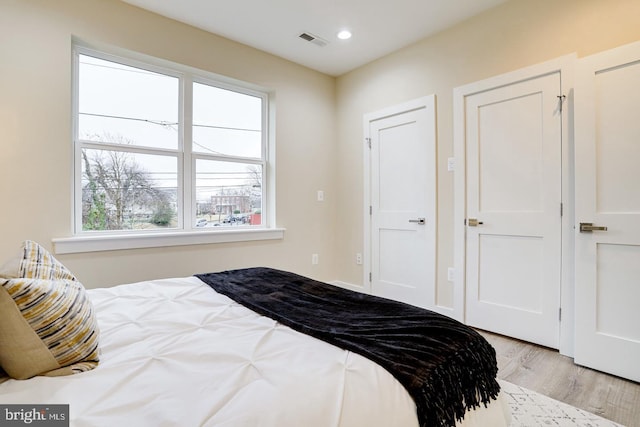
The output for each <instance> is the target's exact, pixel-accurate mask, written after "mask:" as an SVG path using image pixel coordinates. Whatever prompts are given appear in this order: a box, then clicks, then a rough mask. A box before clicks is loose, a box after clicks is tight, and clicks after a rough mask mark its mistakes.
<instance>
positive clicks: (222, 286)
mask: <svg viewBox="0 0 640 427" xmlns="http://www.w3.org/2000/svg"><path fill="white" fill-rule="evenodd" d="M196 276H197V277H198V278H200V279H201V280H202V281H204V282H205V283H207V284H208V285H209V286H211V287H212V288H213V289H215V290H216V291H217V292H218V293H220V294H223V295H226V296H228V297H230V298H231V299H233V300H235V301H236V302H238V303H240V304H242V305H244V306H245V307H247V308H249V309H251V310H253V311H255V312H256V313H258V314H261V315H263V316H267V317H270V318H272V319H274V320H276V321H278V322H280V323H282V324H283V325H287V326H289V327H291V328H292V329H295V330H297V331H299V332H303V333H305V334H308V335H311V336H313V337H316V338H319V339H321V340H324V341H326V342H328V343H331V344H333V345H335V346H338V347H341V348H343V349H346V350H350V351H353V352H355V353H359V354H361V355H363V356H365V357H367V358H368V359H370V360H372V361H374V362H376V363H377V364H379V365H380V366H382V367H383V368H385V369H386V370H387V371H388V372H390V373H391V374H392V375H393V376H394V377H395V378H396V379H397V380H398V381H399V382H400V383H401V384H402V385H403V386H404V387H405V388H406V389H407V391H408V392H409V394H410V395H411V396H412V397H413V400H414V401H415V403H416V407H417V415H418V421H419V423H420V426H421V427H440V426H452V427H453V426H455V423H456V420H461V419H462V418H463V417H464V414H465V412H466V410H467V409H471V408H475V407H478V406H480V405H482V404H484V405H485V406H486V405H487V404H488V403H489V402H490V401H491V400H492V399H495V398H496V397H497V395H498V392H499V390H500V386H499V385H498V382H497V381H496V374H497V372H498V367H497V362H496V353H495V350H494V349H493V347H491V345H490V344H489V343H488V342H487V341H486V340H485V339H484V338H483V337H482V336H481V335H479V334H478V333H477V332H475V331H474V330H472V329H471V328H469V327H467V326H465V325H463V324H462V323H460V322H458V321H456V320H453V319H451V318H449V317H446V316H443V315H441V314H438V313H434V312H432V311H429V310H424V309H421V308H417V307H414V306H411V305H408V304H403V303H399V302H395V301H391V300H388V299H384V298H379V297H375V296H371V295H365V294H361V293H358V292H354V291H350V290H346V289H342V288H338V287H336V286H332V285H329V284H326V283H322V282H317V281H315V280H312V279H309V278H306V277H303V276H298V275H296V274H293V273H288V272H285V271H280V270H274V269H270V268H248V269H242V270H231V271H223V272H219V273H209V274H198V275H196Z"/></svg>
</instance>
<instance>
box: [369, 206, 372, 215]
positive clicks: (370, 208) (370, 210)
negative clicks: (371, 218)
mask: <svg viewBox="0 0 640 427" xmlns="http://www.w3.org/2000/svg"><path fill="white" fill-rule="evenodd" d="M369 215H373V206H371V205H369Z"/></svg>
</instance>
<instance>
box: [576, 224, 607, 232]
mask: <svg viewBox="0 0 640 427" xmlns="http://www.w3.org/2000/svg"><path fill="white" fill-rule="evenodd" d="M592 231H607V227H603V226H600V225H593V223H591V222H581V223H580V232H581V233H591V232H592Z"/></svg>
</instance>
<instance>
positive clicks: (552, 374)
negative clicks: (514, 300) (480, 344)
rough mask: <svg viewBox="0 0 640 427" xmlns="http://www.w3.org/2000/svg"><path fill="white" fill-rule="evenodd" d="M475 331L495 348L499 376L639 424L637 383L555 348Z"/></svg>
mask: <svg viewBox="0 0 640 427" xmlns="http://www.w3.org/2000/svg"><path fill="white" fill-rule="evenodd" d="M478 332H480V334H482V335H483V336H484V337H485V338H486V339H487V341H489V342H490V343H491V345H493V347H494V348H495V349H496V353H497V357H498V378H500V379H503V380H505V381H508V382H510V383H513V384H516V385H519V386H521V387H525V388H528V389H530V390H534V391H537V392H538V393H541V394H544V395H545V396H549V397H551V398H553V399H556V400H559V401H561V402H565V403H568V404H569V405H572V406H575V407H578V408H581V409H584V410H585V411H589V412H591V413H593V414H597V415H599V416H601V417H603V418H607V419H609V420H612V421H615V422H617V423H619V424H622V425H624V426H627V427H640V384H639V383H636V382H633V381H628V380H625V379H622V378H619V377H615V376H612V375H607V374H604V373H602V372H598V371H595V370H592V369H588V368H585V367H582V366H578V365H576V364H574V363H573V359H572V358H570V357H566V356H563V355H561V354H560V353H558V351H557V350H552V349H549V348H546V347H541V346H539V345H535V344H531V343H527V342H524V341H520V340H516V339H513V338H508V337H505V336H502V335H497V334H493V333H490V332H486V331H478ZM638 363H640V361H638Z"/></svg>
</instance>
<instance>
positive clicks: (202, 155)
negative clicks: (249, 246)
mask: <svg viewBox="0 0 640 427" xmlns="http://www.w3.org/2000/svg"><path fill="white" fill-rule="evenodd" d="M74 59H75V78H74V89H75V97H74V143H75V178H74V217H75V218H74V226H75V235H76V236H82V237H87V236H101V235H105V236H113V235H122V236H127V235H128V236H131V235H136V236H139V235H141V234H142V235H153V234H154V233H155V234H160V235H162V234H175V233H181V232H182V233H185V232H187V233H196V232H198V233H200V232H204V231H210V232H214V231H220V232H223V231H241V230H256V229H265V228H266V224H267V221H268V218H267V216H266V213H267V212H268V211H269V210H268V209H266V208H267V207H268V206H266V205H267V204H268V202H269V200H270V199H269V194H267V191H268V186H267V185H265V183H266V177H267V176H266V171H267V169H268V167H269V163H268V160H269V159H268V153H269V151H268V149H267V148H268V145H267V142H268V140H267V135H268V132H267V129H266V127H267V117H268V111H267V107H268V97H267V94H266V93H263V92H260V91H258V90H255V89H253V88H250V87H248V85H247V87H242V86H239V85H236V84H230V83H229V82H228V81H226V80H223V79H222V78H220V77H217V76H214V75H209V74H207V73H205V72H200V71H198V70H192V69H190V68H189V67H186V66H180V65H177V64H169V65H167V63H166V62H164V61H162V62H161V61H160V60H157V61H154V60H147V59H145V60H144V61H139V60H137V59H130V58H124V57H121V56H113V55H111V54H106V53H102V52H97V51H95V50H92V49H89V48H87V47H84V46H75V49H74ZM59 240H64V239H59ZM241 240H253V239H246V238H243V239H241ZM56 246H58V242H56ZM150 246H154V245H150ZM128 247H129V246H128ZM133 247H135V245H134V246H133ZM70 252H71V251H70Z"/></svg>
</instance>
